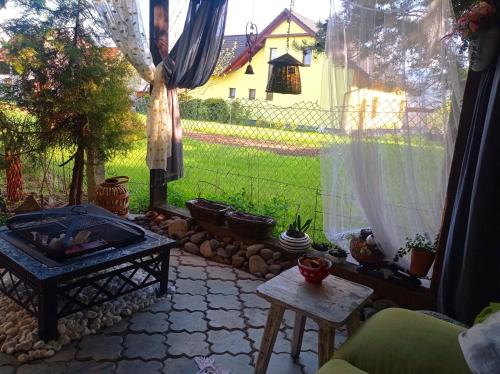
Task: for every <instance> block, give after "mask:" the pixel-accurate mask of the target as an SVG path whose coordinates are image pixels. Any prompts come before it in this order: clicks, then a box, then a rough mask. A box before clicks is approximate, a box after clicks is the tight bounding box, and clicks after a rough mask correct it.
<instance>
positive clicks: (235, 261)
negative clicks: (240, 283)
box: [231, 256, 245, 269]
mask: <svg viewBox="0 0 500 374" xmlns="http://www.w3.org/2000/svg"><path fill="white" fill-rule="evenodd" d="M244 263H245V259H244V258H243V257H240V256H233V258H232V259H231V265H232V266H233V267H235V268H238V269H239V268H241V267H242V266H243V264H244Z"/></svg>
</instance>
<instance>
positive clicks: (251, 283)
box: [236, 279, 262, 293]
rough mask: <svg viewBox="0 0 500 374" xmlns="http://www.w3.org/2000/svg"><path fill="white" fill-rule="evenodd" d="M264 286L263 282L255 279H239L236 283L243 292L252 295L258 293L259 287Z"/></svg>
mask: <svg viewBox="0 0 500 374" xmlns="http://www.w3.org/2000/svg"><path fill="white" fill-rule="evenodd" d="M261 284H262V281H259V280H255V279H239V280H237V281H236V286H237V287H238V288H239V289H240V291H241V292H248V293H252V292H255V291H257V287H259V286H260V285H261Z"/></svg>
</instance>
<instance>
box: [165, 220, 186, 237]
mask: <svg viewBox="0 0 500 374" xmlns="http://www.w3.org/2000/svg"><path fill="white" fill-rule="evenodd" d="M188 229H189V228H188V223H187V221H186V220H185V219H176V220H175V221H173V222H172V223H171V224H170V225H169V226H168V235H169V236H170V237H172V238H173V239H181V238H183V237H184V236H186V233H187V231H188Z"/></svg>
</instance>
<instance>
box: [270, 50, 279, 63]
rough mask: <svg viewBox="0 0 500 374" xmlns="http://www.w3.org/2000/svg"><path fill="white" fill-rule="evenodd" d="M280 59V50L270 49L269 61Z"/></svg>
mask: <svg viewBox="0 0 500 374" xmlns="http://www.w3.org/2000/svg"><path fill="white" fill-rule="evenodd" d="M277 57H278V48H269V61H271V60H274V59H275V58H277Z"/></svg>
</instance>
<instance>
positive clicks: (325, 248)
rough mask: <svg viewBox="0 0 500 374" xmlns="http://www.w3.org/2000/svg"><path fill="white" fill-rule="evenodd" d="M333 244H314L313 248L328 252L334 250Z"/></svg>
mask: <svg viewBox="0 0 500 374" xmlns="http://www.w3.org/2000/svg"><path fill="white" fill-rule="evenodd" d="M332 246H333V245H332V243H316V242H315V243H313V244H312V247H313V248H314V249H315V250H317V251H320V252H327V251H329V250H330V249H331V248H332Z"/></svg>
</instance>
